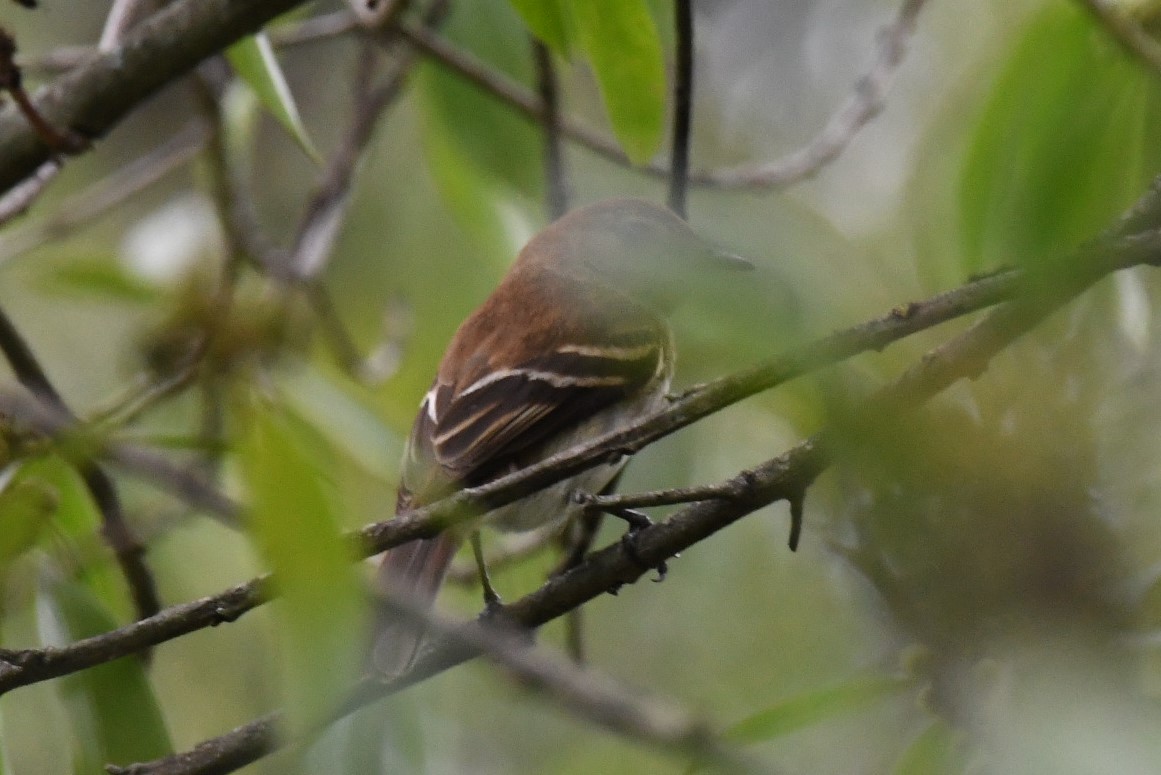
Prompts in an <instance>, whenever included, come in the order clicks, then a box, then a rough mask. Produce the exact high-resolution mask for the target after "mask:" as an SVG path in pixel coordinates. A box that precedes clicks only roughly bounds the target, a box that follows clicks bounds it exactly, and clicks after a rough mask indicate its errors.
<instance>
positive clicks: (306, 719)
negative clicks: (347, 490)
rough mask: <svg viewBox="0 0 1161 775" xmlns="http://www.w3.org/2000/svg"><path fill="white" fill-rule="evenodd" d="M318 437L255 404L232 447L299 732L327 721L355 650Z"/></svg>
mask: <svg viewBox="0 0 1161 775" xmlns="http://www.w3.org/2000/svg"><path fill="white" fill-rule="evenodd" d="M319 446H320V445H319V443H318V439H317V438H316V437H314V436H313V435H312V434H310V433H308V432H307V429H306V428H304V427H303V426H301V425H299V424H296V423H295V422H293V421H292V420H291V419H290V418H288V417H286V416H285V415H283V414H280V413H279V412H278V411H277V410H276V409H275V408H274V407H272V406H269V405H267V404H264V403H261V402H258V401H255V402H254V404H253V405H252V411H251V412H250V416H249V428H248V430H247V432H246V434H245V437H244V438H243V439H242V441H241V443H240V445H239V453H240V456H241V464H242V470H243V473H244V474H245V480H246V484H247V487H248V489H249V493H250V499H251V507H252V508H251V512H250V513H251V522H250V528H251V531H252V534H253V538H254V540H255V542H256V543H257V545H258V547H259V549H260V551H261V552H262V555H263V556H264V557H265V558H266V560H267V562H269V564H270V567H271V569H272V570H273V571H274V574H275V579H276V584H277V585H278V589H279V591H280V592H281V593H282V595H281V598H280V599H279V600H278V601H276V603H275V611H276V612H277V615H278V617H279V621H280V623H281V628H280V640H281V647H282V649H283V652H284V654H285V664H286V669H287V678H288V681H287V684H288V692H289V713H290V718H291V723H292V725H293V726H294V727H295V728H296V729H303V728H304V727H306V726H308V725H310V724H311V723H312V722H316V721H318V720H321V719H322V718H323V717H325V716H326V715H327V714H328V713H330V712H331V711H332V710H333V709H334V708H335V706H336V705H337V704H338V703H339V702H340V700H341V699H342V698H343V696H344V694H345V692H346V691H348V690H349V688H350V685H351V684H352V683H353V681H354V680H355V678H356V676H357V674H358V671H359V667H360V662H361V657H362V654H363V649H364V637H365V633H364V629H363V627H362V623H361V621H360V618H361V613H362V607H361V594H360V587H359V585H358V583H357V580H356V576H355V572H354V567H353V560H354V558H353V556H352V554H351V552H350V549H349V547H348V545H347V544H346V543H345V542H344V541H343V540H342V539H341V537H340V534H339V520H338V509H337V507H336V505H335V502H334V498H333V496H332V493H331V492H330V486H329V481H330V476H329V474H328V471H327V467H326V463H325V461H324V460H322V459H320V455H319V454H318V450H319Z"/></svg>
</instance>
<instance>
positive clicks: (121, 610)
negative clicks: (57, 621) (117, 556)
mask: <svg viewBox="0 0 1161 775" xmlns="http://www.w3.org/2000/svg"><path fill="white" fill-rule="evenodd" d="M16 482H30V483H33V484H34V485H35V486H37V487H41V488H44V489H46V490H48V491H49V492H51V494H52V497H53V498H54V500H55V505H56V508H55V510H54V511H53V514H52V524H53V526H54V527H55V528H56V530H54V531H52V532H51V533H49V534H48V535H51V536H52V538H53V539H54V540H53V541H52V542H51V543H50V542H45V543H46V544H48V546H49V547H50V548H57V549H59V548H60V546H59V545H61V544H63V547H64V550H65V552H67V553H68V554H69V555H70V556H83V555H84V553H83V552H78V551H76V548H77V547H78V546H92V545H94V543H95V542H97V541H99V540H100V538H99V536H100V530H101V524H102V520H101V513H100V511H99V510H98V509H97V506H96V504H95V503H94V502H93V499H92V496H91V495H90V494H89V491H88V488H87V487H86V486H85V483H84V481H83V480H82V479H81V476H80V474H79V473H78V472H77V470H76V469H75V468H74V467H73V466H72V465H70V464H69V463H68V462H66V461H65V460H63V459H61V458H59V457H57V456H55V455H45V456H44V457H38V458H32V459H28V460H25V461H24V462H23V463H22V464H21V466H20V470H19V471H18V472H17V473H16ZM79 578H80V580H81V582H82V583H83V584H84V585H85V586H86V587H87V588H88V590H89V592H91V593H92V594H94V595H95V596H96V597H97V599H98V600H99V601H100V602H101V604H102V605H103V606H104V607H105V608H107V609H109V610H111V611H113V613H114V614H115V616H116V617H117V618H122V619H123V618H127V617H128V616H130V615H131V613H132V605H131V604H130V601H129V595H128V590H127V589H126V587H125V580H124V578H123V577H122V576H121V574H120V572H119V571H118V569H117V567H116V564H115V563H114V562H113V561H112V560H111V559H110V557H109V555H108V554H107V553H102V554H100V555H99V561H95V562H89V563H86V564H85V565H84V566H83V567H81V568H80V573H79Z"/></svg>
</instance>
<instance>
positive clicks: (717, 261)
mask: <svg viewBox="0 0 1161 775" xmlns="http://www.w3.org/2000/svg"><path fill="white" fill-rule="evenodd" d="M708 256H709V259H710V263H711V264H712V265H713V266H714V267H716V268H718V269H728V270H731V271H738V270H744V271H749V270H752V269H753V268H754V264H753V263H752V262H750V261H748V260H746V259H744V258H742V257H741V256H739V255H738V254H737V253H734V252H732V251H729V250H726V249H725V248H723V247H720V246H718V245H710V246H709V252H708Z"/></svg>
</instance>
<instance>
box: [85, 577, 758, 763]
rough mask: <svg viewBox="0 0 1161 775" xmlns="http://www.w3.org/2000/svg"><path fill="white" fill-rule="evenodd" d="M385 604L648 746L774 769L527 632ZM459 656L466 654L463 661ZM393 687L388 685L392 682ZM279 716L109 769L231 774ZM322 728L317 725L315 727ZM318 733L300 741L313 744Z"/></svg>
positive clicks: (270, 737)
mask: <svg viewBox="0 0 1161 775" xmlns="http://www.w3.org/2000/svg"><path fill="white" fill-rule="evenodd" d="M382 604H383V605H384V606H385V607H386V608H388V609H389V611H390V613H391V615H393V616H396V617H402V618H407V619H411V620H414V621H416V622H419V623H421V624H422V626H423V628H424V631H425V632H428V633H429V634H431V635H432V636H434V637H436V638H438V639H439V642H440V643H441V645H443V646H445V647H446V648H449V649H452V650H455V651H456V652H458V653H459V654H460V655H461V656H462V657H463V659H470V658H473V657H475V656H478V655H484V656H486V657H487V658H488V659H489V660H491V661H493V662H495V663H496V664H498V665H500V666H502V667H503V668H505V670H506V671H507V673H508V674H509V675H510V676H511V677H513V678H515V679H516V680H517V681H519V682H520V684H521V685H522V686H524V687H527V688H529V689H531V690H533V691H535V692H537V693H540V694H542V695H545V696H546V697H548V698H549V699H551V700H552V701H553V703H554V705H555V706H557V707H563V708H565V709H566V710H568V711H570V712H572V713H573V714H574V715H576V716H577V717H579V718H581V719H584V720H587V721H589V722H591V723H593V724H596V725H597V726H600V727H602V728H604V729H606V730H609V731H611V732H613V733H615V734H617V735H621V736H623V737H627V738H630V739H634V740H637V741H639V742H642V743H645V744H647V745H651V746H653V747H656V748H658V749H660V750H661V751H663V752H665V753H669V754H676V755H678V756H682V757H685V758H693V759H696V760H698V761H705V762H707V763H709V764H712V765H714V766H715V767H717V768H719V769H721V770H723V771H726V772H737V773H773V772H774V770H772V769H771V768H770V767H769V765H767V764H765V763H764V762H762V761H761V760H760V759H757V758H756V757H753V756H751V755H749V754H747V753H745V752H743V751H742V750H740V749H738V748H737V747H734V746H730V745H728V744H726V743H725V742H723V741H722V740H721V738H720V737H719V736H718V735H717V734H716V733H715V732H714V731H713V728H712V727H711V725H710V724H708V723H707V722H705V721H704V720H702V719H699V718H698V717H697V716H695V715H693V714H692V713H690V712H689V711H687V710H685V709H683V708H680V707H678V706H676V705H675V704H673V703H672V702H669V701H665V700H661V699H659V698H656V697H652V696H649V695H648V694H646V693H644V692H641V691H639V690H634V689H630V688H629V687H626V686H623V685H621V684H620V683H619V682H617V681H616V680H614V679H613V678H611V677H609V676H607V675H604V674H602V673H600V672H597V671H595V670H592V669H589V668H582V667H578V666H576V665H574V664H572V663H570V662H568V661H567V660H565V659H562V658H561V657H559V656H557V655H555V654H553V653H551V652H549V651H547V650H545V649H541V648H536V647H534V646H532V645H531V644H530V643H529V642H528V639H527V637H526V636H525V634H524V633H522V632H520V631H519V630H513V629H505V628H502V627H500V626H497V625H496V624H488V623H486V622H478V621H477V622H461V621H456V620H453V619H450V618H448V617H445V616H441V615H438V614H436V613H434V612H432V611H430V610H429V609H428V607H426V606H421V605H419V604H417V603H414V602H410V601H404V600H403V599H400V598H398V597H393V598H391V599H386V600H383V601H382ZM461 661H462V660H461ZM405 681H406V679H403V681H398V680H388V681H387V682H386V683H384V682H383V680H382V679H381V678H379V677H370V678H366V679H364V680H363V681H361V682H360V683H359V684H358V685H356V686H355V687H354V689H353V691H352V692H351V693H350V698H349V700H348V701H347V702H346V703H344V704H343V705H342V706H341V707H340V708H338V709H337V710H336V712H335V713H333V714H332V715H331V716H330V720H329V722H328V725H329V723H333V722H334V721H337V720H338V719H340V718H342V717H343V716H346V715H349V714H350V713H352V712H354V711H356V710H358V709H359V708H361V707H363V706H364V705H366V704H369V703H370V702H372V701H374V700H376V699H378V698H380V697H382V696H383V695H384V694H385V691H384V690H385V689H386V691H387V692H389V691H392V690H394V689H398V688H403V686H402V685H403V683H404V682H405ZM388 687H390V688H388ZM279 723H280V718H279V716H278V715H272V716H268V717H266V718H264V719H260V720H259V721H258V722H254V723H252V724H248V725H246V726H245V727H239V728H238V729H237V730H235V731H234V732H231V733H229V734H227V735H224V736H222V737H220V738H215V739H213V740H208V741H205V742H204V743H201V744H199V745H198V746H197V747H195V748H194V749H192V750H190V751H187V752H184V753H179V754H174V755H171V756H167V757H164V758H162V759H157V760H155V761H152V762H142V763H137V764H131V765H128V766H124V767H121V766H117V765H109V766H107V767H106V771H107V772H109V773H110V775H205V774H207V773H228V772H233V771H234V770H236V769H239V768H240V767H243V766H245V765H246V764H248V763H250V762H252V761H254V760H256V759H257V758H260V757H261V756H262V755H265V754H266V753H269V751H270V750H271V749H272V748H273V747H274V746H275V745H277V744H278V741H277V739H276V736H275V735H274V734H273V733H274V730H275V727H276V726H277V725H278V724H279ZM319 731H321V729H319V730H316V733H317V732H319ZM313 736H314V735H313V734H308V735H307V736H305V737H304V738H302V739H300V740H298V741H296V742H297V743H298V744H300V745H306V744H309V742H310V741H311V739H313Z"/></svg>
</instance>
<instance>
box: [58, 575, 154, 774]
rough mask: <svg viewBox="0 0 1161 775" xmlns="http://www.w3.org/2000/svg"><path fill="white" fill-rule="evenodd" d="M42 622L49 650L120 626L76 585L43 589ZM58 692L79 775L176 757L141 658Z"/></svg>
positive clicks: (63, 683) (66, 682)
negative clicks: (110, 765) (107, 766)
mask: <svg viewBox="0 0 1161 775" xmlns="http://www.w3.org/2000/svg"><path fill="white" fill-rule="evenodd" d="M38 622H39V627H40V631H41V638H42V640H43V641H44V643H45V644H46V645H49V646H63V645H65V644H66V643H70V642H72V641H75V640H78V639H80V638H86V637H89V636H92V635H98V634H100V633H103V632H107V631H109V630H111V629H114V628H115V627H116V626H117V623H116V620H115V619H114V618H113V617H112V616H111V615H110V614H109V612H108V611H107V610H106V609H105V608H104V607H102V606H101V604H100V602H99V601H98V600H97V599H96V598H95V597H93V595H92V593H90V592H89V590H88V589H86V588H85V587H84V586H83V585H82V584H79V583H77V582H73V581H62V582H50V583H46V584H45V585H44V589H43V590H42V592H41V605H40V606H39V608H38ZM58 686H59V688H60V693H61V698H62V700H63V701H64V704H65V707H66V710H67V712H68V714H69V719H70V721H71V723H72V726H73V730H74V738H73V745H74V752H73V756H74V771H76V772H103V771H104V766H105V764H107V763H113V764H122V765H124V764H129V763H132V762H139V761H148V760H150V759H156V758H157V757H160V756H164V755H166V754H168V753H171V752H172V750H173V747H172V744H171V743H170V740H169V733H168V731H167V730H166V728H165V721H164V719H163V717H162V713H161V708H160V707H159V706H158V704H157V699H156V697H154V694H153V690H152V688H151V687H150V685H149V680H148V678H147V677H146V675H145V669H144V663H143V662H142V661H141V659H140V658H139V657H135V656H131V657H124V658H122V659H118V660H116V661H113V662H109V663H107V664H104V665H98V666H97V667H91V668H89V669H87V670H83V671H81V672H79V673H74V674H72V675H69V676H66V677H64V678H62V679H60V682H59V684H58Z"/></svg>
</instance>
